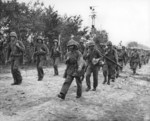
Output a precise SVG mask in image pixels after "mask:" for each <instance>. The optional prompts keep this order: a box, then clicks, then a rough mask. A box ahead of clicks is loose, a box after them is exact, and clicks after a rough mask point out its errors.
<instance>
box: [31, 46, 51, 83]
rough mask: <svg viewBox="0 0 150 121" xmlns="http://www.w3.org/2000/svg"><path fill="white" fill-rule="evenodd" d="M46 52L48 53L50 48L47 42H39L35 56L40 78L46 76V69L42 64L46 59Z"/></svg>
mask: <svg viewBox="0 0 150 121" xmlns="http://www.w3.org/2000/svg"><path fill="white" fill-rule="evenodd" d="M46 54H48V48H47V47H46V45H45V44H39V43H38V44H37V45H36V47H35V53H34V56H35V58H36V64H37V71H38V80H39V81H40V80H42V79H43V76H44V71H43V68H42V66H43V65H44V61H45V60H46Z"/></svg>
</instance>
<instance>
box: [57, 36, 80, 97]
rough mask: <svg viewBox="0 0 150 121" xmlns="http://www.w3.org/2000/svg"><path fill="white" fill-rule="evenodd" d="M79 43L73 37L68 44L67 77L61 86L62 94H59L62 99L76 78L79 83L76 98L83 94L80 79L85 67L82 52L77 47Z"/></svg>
mask: <svg viewBox="0 0 150 121" xmlns="http://www.w3.org/2000/svg"><path fill="white" fill-rule="evenodd" d="M77 44H78V43H77V42H76V41H74V40H73V39H71V40H70V41H69V42H68V44H67V47H68V53H67V54H66V64H67V68H66V71H65V73H66V74H65V75H66V76H65V78H66V79H65V82H64V84H63V86H62V88H61V91H60V94H58V97H59V98H61V99H65V96H66V94H67V92H68V89H69V87H70V85H71V83H72V81H73V79H74V78H75V79H76V83H77V96H76V98H80V97H81V96H82V81H81V79H80V72H81V70H82V67H83V57H82V54H81V52H80V51H79V50H78V49H77Z"/></svg>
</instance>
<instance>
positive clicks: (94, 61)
mask: <svg viewBox="0 0 150 121" xmlns="http://www.w3.org/2000/svg"><path fill="white" fill-rule="evenodd" d="M100 55H101V56H103V57H105V58H106V59H107V60H109V61H111V62H113V63H114V64H115V65H117V66H119V67H120V68H122V66H121V65H119V64H118V63H116V62H115V61H113V60H111V59H110V58H108V57H107V56H105V55H103V54H102V53H100ZM100 60H101V58H97V59H95V58H94V59H93V60H92V63H93V64H94V65H96V64H97V63H98V62H99V61H100Z"/></svg>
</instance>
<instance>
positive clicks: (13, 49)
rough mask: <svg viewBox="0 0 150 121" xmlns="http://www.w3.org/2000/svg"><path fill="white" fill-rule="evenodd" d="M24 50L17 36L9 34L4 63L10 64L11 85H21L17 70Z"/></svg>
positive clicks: (19, 74)
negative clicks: (12, 81)
mask: <svg viewBox="0 0 150 121" xmlns="http://www.w3.org/2000/svg"><path fill="white" fill-rule="evenodd" d="M24 50H25V47H24V45H23V43H22V42H21V41H19V40H18V39H17V34H16V33H15V32H11V33H10V43H9V45H8V53H7V60H6V63H7V62H8V61H10V62H11V73H12V76H13V79H14V83H13V84H12V85H19V84H21V83H22V76H21V73H20V70H19V63H20V59H21V57H22V55H23V52H24Z"/></svg>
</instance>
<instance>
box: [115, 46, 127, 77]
mask: <svg viewBox="0 0 150 121" xmlns="http://www.w3.org/2000/svg"><path fill="white" fill-rule="evenodd" d="M117 54H118V63H119V65H121V66H122V67H119V66H116V77H118V76H119V73H120V71H122V70H123V64H124V62H125V53H124V52H123V50H122V48H121V47H118V48H117Z"/></svg>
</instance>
